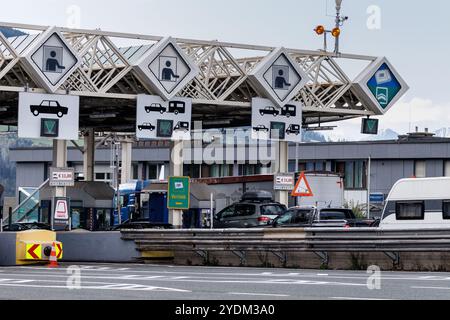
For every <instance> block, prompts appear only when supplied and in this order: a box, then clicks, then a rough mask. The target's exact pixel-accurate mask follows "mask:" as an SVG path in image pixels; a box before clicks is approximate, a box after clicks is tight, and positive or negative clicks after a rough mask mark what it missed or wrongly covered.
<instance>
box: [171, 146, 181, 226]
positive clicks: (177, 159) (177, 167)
mask: <svg viewBox="0 0 450 320" xmlns="http://www.w3.org/2000/svg"><path fill="white" fill-rule="evenodd" d="M170 149H171V150H170V176H172V177H181V176H183V173H184V172H183V141H174V142H172V144H171V148H170ZM169 223H170V224H172V225H173V226H174V228H182V227H183V210H169Z"/></svg>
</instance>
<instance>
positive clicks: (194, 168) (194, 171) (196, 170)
mask: <svg viewBox="0 0 450 320" xmlns="http://www.w3.org/2000/svg"><path fill="white" fill-rule="evenodd" d="M183 171H184V175H185V176H186V177H191V178H193V179H198V178H200V165H198V164H185V165H184V169H183Z"/></svg>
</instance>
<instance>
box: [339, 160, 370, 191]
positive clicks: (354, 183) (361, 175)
mask: <svg viewBox="0 0 450 320" xmlns="http://www.w3.org/2000/svg"><path fill="white" fill-rule="evenodd" d="M338 164H339V163H338ZM339 169H341V168H339ZM344 180H345V188H346V189H350V190H352V189H353V190H359V189H365V188H366V166H365V162H364V161H348V162H346V163H345V171H344Z"/></svg>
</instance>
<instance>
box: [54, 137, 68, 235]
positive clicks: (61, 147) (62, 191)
mask: <svg viewBox="0 0 450 320" xmlns="http://www.w3.org/2000/svg"><path fill="white" fill-rule="evenodd" d="M53 167H56V168H66V167H67V141H66V140H53ZM52 196H53V198H66V197H67V190H66V187H54V188H53V191H52ZM52 205H53V206H54V204H52ZM51 212H52V216H51V219H50V222H51V227H52V230H53V227H54V224H53V216H54V212H53V209H52V210H51Z"/></svg>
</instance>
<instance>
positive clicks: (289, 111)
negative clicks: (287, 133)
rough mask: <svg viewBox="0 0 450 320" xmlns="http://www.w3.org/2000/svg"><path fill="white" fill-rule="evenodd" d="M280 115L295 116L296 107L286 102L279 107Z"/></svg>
mask: <svg viewBox="0 0 450 320" xmlns="http://www.w3.org/2000/svg"><path fill="white" fill-rule="evenodd" d="M281 115H282V116H285V117H288V118H290V117H295V116H297V107H296V106H294V105H292V104H287V105H285V106H284V107H283V108H281Z"/></svg>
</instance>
